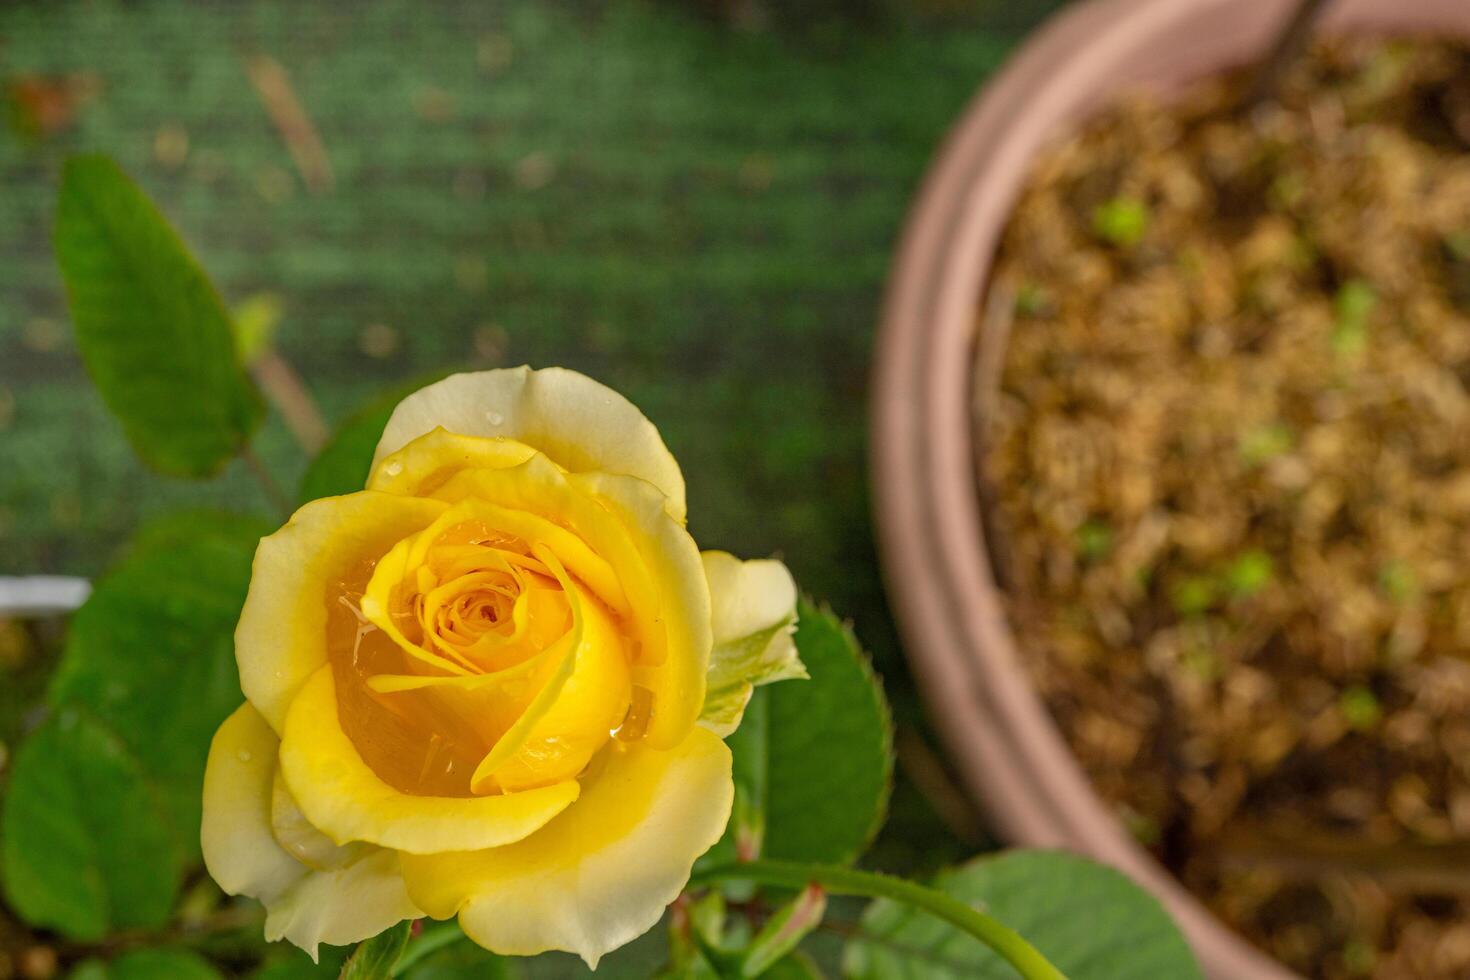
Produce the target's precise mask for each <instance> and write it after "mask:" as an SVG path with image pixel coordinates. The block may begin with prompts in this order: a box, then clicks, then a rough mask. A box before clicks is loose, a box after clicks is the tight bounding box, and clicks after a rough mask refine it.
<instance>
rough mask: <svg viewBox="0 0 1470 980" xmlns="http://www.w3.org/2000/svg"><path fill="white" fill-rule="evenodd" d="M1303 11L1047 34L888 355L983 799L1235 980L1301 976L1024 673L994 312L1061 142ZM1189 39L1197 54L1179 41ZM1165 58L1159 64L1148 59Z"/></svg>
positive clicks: (1442, 17)
mask: <svg viewBox="0 0 1470 980" xmlns="http://www.w3.org/2000/svg"><path fill="white" fill-rule="evenodd" d="M1291 6H1292V0H1253V2H1252V3H1251V4H1248V5H1247V4H1241V3H1238V0H1088V2H1084V3H1081V4H1079V5H1077V6H1075V7H1072V8H1069V9H1067V10H1065V11H1063V12H1062V13H1060V14H1058V15H1056V16H1054V17H1053V18H1052V19H1051V20H1049V21H1048V22H1047V23H1046V24H1045V25H1044V26H1043V27H1042V29H1041V30H1039V31H1038V32H1037V33H1036V34H1034V35H1033V36H1032V37H1031V38H1030V39H1028V40H1027V41H1026V42H1025V43H1024V44H1023V45H1022V47H1021V48H1020V49H1019V51H1018V52H1017V53H1016V54H1015V55H1014V56H1013V57H1012V58H1011V60H1010V61H1009V62H1008V63H1007V64H1006V65H1005V67H1004V68H1003V69H1002V70H1001V71H1000V72H999V73H998V74H997V75H995V76H994V78H992V79H991V80H990V81H989V82H988V83H987V84H986V85H985V86H984V87H983V88H982V90H981V92H980V93H979V94H978V95H977V96H976V97H975V98H974V100H973V101H972V102H971V103H970V104H969V105H968V106H967V107H966V109H965V110H964V112H963V114H962V115H961V117H960V119H959V121H958V123H957V124H956V125H955V127H954V129H953V130H952V131H951V133H950V135H949V136H948V138H947V139H946V141H945V143H944V144H943V146H942V147H941V149H940V152H939V154H938V155H937V157H936V161H935V162H934V163H933V164H932V165H931V168H930V171H929V173H928V174H927V176H926V177H925V180H924V183H923V186H922V188H921V190H920V193H919V195H918V197H917V199H916V202H915V204H914V205H913V207H912V209H911V211H910V215H909V219H908V221H907V224H906V226H905V229H904V233H903V236H902V238H901V240H900V242H899V246H898V249H897V251H896V253H895V259H894V263H893V266H892V269H891V271H890V277H889V282H888V289H887V294H886V296H885V300H884V308H883V313H882V320H881V325H880V329H879V333H878V338H877V343H876V344H875V348H874V367H873V389H872V392H873V394H872V405H871V411H872V415H871V425H872V431H873V437H872V445H871V456H870V466H871V470H872V477H873V484H874V517H875V520H876V524H877V529H878V546H879V555H880V558H881V561H882V567H883V572H884V578H885V583H886V586H887V591H888V595H889V597H890V599H891V601H892V603H893V606H894V611H895V616H896V618H897V620H898V625H899V628H900V634H901V636H902V638H903V641H904V646H905V650H906V652H907V654H908V657H909V659H910V661H911V663H912V664H913V666H914V668H915V673H916V674H917V676H918V680H919V682H920V686H921V688H922V690H923V693H924V696H925V699H926V701H927V703H928V706H929V708H930V709H931V711H932V713H933V714H934V715H935V716H936V722H937V725H938V727H939V728H940V730H941V735H942V736H943V738H944V740H945V742H946V744H947V747H948V749H949V752H950V755H951V757H952V758H954V759H955V760H956V762H957V763H958V764H959V768H960V769H961V772H962V775H963V777H964V780H965V782H966V785H967V787H968V788H969V789H970V790H971V791H972V792H973V793H974V794H975V795H976V796H978V797H979V798H980V800H981V801H982V803H983V805H984V806H985V809H986V811H987V813H988V814H989V816H990V818H991V820H992V822H993V823H994V824H995V825H996V828H997V830H998V831H999V832H1000V834H1001V836H1002V837H1003V838H1005V839H1006V840H1008V841H1010V842H1013V843H1017V844H1022V845H1026V846H1033V847H1065V848H1068V849H1071V850H1075V851H1078V852H1080V853H1083V854H1086V855H1088V856H1091V857H1093V858H1095V859H1098V860H1100V861H1103V862H1104V863H1107V864H1110V865H1113V866H1114V867H1116V868H1118V869H1119V870H1121V871H1123V872H1125V873H1127V874H1128V875H1129V876H1130V877H1132V878H1134V880H1136V881H1138V882H1139V883H1140V884H1141V885H1143V886H1144V887H1145V888H1147V889H1148V890H1150V891H1151V892H1153V894H1154V895H1156V896H1157V897H1158V898H1159V899H1161V900H1162V901H1163V902H1164V904H1165V905H1166V906H1167V907H1168V909H1169V911H1170V912H1171V913H1172V914H1173V915H1174V917H1175V919H1176V920H1177V921H1178V923H1179V925H1180V926H1181V928H1182V929H1183V930H1184V932H1185V934H1186V936H1188V938H1189V940H1190V942H1191V944H1192V945H1193V947H1194V949H1195V952H1196V953H1197V954H1198V956H1199V958H1200V961H1201V965H1202V966H1203V967H1204V969H1205V971H1206V973H1207V974H1208V975H1210V976H1212V977H1217V978H1230V980H1238V978H1252V980H1290V978H1293V977H1295V976H1296V974H1294V973H1292V972H1291V971H1289V970H1287V969H1286V968H1285V967H1284V966H1282V965H1281V964H1279V963H1277V962H1276V961H1275V960H1273V959H1271V958H1270V957H1268V956H1267V955H1266V954H1265V953H1263V952H1261V951H1260V950H1258V949H1256V948H1255V947H1254V946H1252V945H1250V944H1249V943H1248V942H1246V941H1245V940H1244V939H1243V938H1242V937H1240V936H1238V935H1237V934H1235V933H1234V932H1232V931H1230V930H1229V929H1228V928H1227V927H1226V926H1225V925H1224V924H1223V923H1222V922H1220V921H1219V920H1217V919H1216V918H1215V917H1214V916H1213V915H1212V914H1211V913H1210V912H1209V911H1208V910H1207V909H1206V908H1205V906H1204V905H1203V903H1201V902H1200V901H1199V900H1198V899H1196V898H1195V897H1194V896H1193V895H1192V894H1190V893H1189V892H1188V891H1187V890H1186V889H1185V888H1184V887H1183V886H1182V884H1180V883H1179V882H1178V881H1177V880H1176V879H1175V878H1174V877H1173V875H1172V874H1171V873H1170V872H1168V871H1167V870H1166V869H1165V868H1164V867H1163V866H1162V865H1160V864H1159V863H1158V862H1157V861H1155V860H1154V858H1153V857H1152V856H1151V855H1149V854H1148V853H1147V852H1146V851H1145V850H1144V849H1143V848H1142V847H1141V846H1140V845H1139V844H1138V843H1137V842H1136V841H1135V840H1133V838H1132V837H1131V836H1129V835H1128V834H1127V833H1126V832H1125V831H1124V830H1123V828H1122V827H1121V826H1120V825H1119V824H1118V822H1117V821H1116V820H1115V819H1114V817H1113V816H1112V814H1111V812H1110V810H1109V809H1108V808H1107V806H1106V805H1105V804H1104V803H1103V801H1102V800H1101V798H1100V797H1098V795H1097V794H1096V792H1095V791H1094V790H1093V788H1092V786H1091V784H1090V783H1089V781H1088V779H1087V777H1086V775H1085V774H1084V773H1083V771H1082V769H1081V766H1080V765H1079V764H1078V762H1077V760H1076V758H1075V757H1074V756H1073V754H1072V752H1071V749H1070V748H1069V747H1068V745H1067V744H1066V741H1065V739H1064V738H1063V736H1062V734H1061V732H1060V730H1059V729H1058V728H1057V726H1056V725H1055V724H1054V723H1053V722H1052V720H1051V717H1050V715H1049V713H1048V712H1047V709H1046V707H1045V705H1044V704H1043V703H1042V701H1041V699H1040V697H1039V696H1038V695H1037V693H1036V692H1035V690H1034V689H1033V688H1032V686H1031V683H1030V681H1029V679H1028V677H1027V675H1026V673H1025V670H1024V668H1023V666H1022V661H1021V656H1020V653H1019V651H1018V649H1017V644H1016V640H1015V637H1014V635H1013V633H1012V632H1011V630H1010V627H1009V625H1008V623H1007V620H1006V614H1005V611H1004V608H1003V607H1002V605H1001V602H1000V594H999V589H998V587H997V584H996V581H995V578H994V575H993V573H992V569H991V567H990V564H989V559H988V557H987V554H986V551H985V534H984V529H983V526H982V524H981V516H980V512H981V506H980V502H979V498H978V493H977V483H976V469H975V455H974V443H973V428H972V425H973V416H972V409H971V405H972V390H973V372H974V368H975V356H974V354H975V333H976V314H977V311H978V310H979V308H980V302H981V297H982V296H983V291H984V287H985V285H986V282H987V279H988V275H989V265H990V261H991V258H992V257H993V254H994V250H995V247H996V244H997V242H998V239H999V235H1000V232H1001V230H1002V229H1003V228H1004V226H1005V224H1006V222H1007V220H1008V219H1009V215H1010V212H1011V210H1012V206H1013V204H1014V202H1015V199H1016V197H1017V196H1018V194H1019V192H1020V189H1021V187H1022V185H1023V183H1024V181H1025V180H1026V178H1027V177H1028V176H1029V173H1030V170H1031V166H1030V164H1031V161H1032V159H1033V158H1034V156H1035V153H1036V152H1037V150H1039V149H1040V148H1042V147H1043V146H1044V145H1046V144H1047V143H1048V142H1049V141H1050V139H1051V137H1052V136H1053V135H1054V132H1055V131H1056V129H1057V128H1066V127H1067V126H1068V125H1069V124H1071V123H1073V122H1075V120H1076V119H1077V118H1079V117H1081V116H1084V115H1086V114H1087V113H1088V112H1089V111H1091V109H1092V108H1094V107H1095V106H1096V105H1097V104H1099V103H1105V102H1107V101H1109V100H1111V98H1112V97H1113V96H1115V95H1117V94H1118V93H1119V92H1120V91H1122V90H1125V89H1127V88H1130V87H1133V86H1136V85H1145V86H1149V87H1154V88H1159V87H1163V88H1168V87H1173V86H1177V85H1179V84H1183V83H1187V82H1190V81H1193V80H1195V79H1197V78H1199V77H1201V76H1205V75H1209V74H1215V73H1218V72H1219V71H1220V70H1223V69H1226V68H1228V67H1230V66H1231V65H1232V64H1235V63H1239V62H1241V61H1244V60H1247V59H1248V58H1250V57H1252V56H1253V54H1254V53H1256V52H1259V51H1261V50H1263V49H1264V48H1265V47H1266V45H1267V44H1268V43H1269V42H1270V40H1271V39H1272V38H1273V37H1274V36H1275V33H1276V30H1277V28H1278V25H1279V24H1281V23H1282V18H1283V17H1285V16H1287V15H1288V14H1289V12H1290V7H1291ZM1211 17H1213V18H1214V20H1213V21H1210V20H1209V19H1210V18H1211ZM1207 22H1208V26H1206V25H1207ZM1323 27H1324V29H1326V30H1328V31H1334V30H1335V31H1344V30H1350V31H1359V30H1378V31H1384V32H1388V33H1395V34H1408V33H1414V32H1422V31H1428V32H1440V33H1450V34H1458V35H1462V36H1470V7H1466V6H1464V5H1462V0H1419V2H1416V3H1414V4H1404V3H1402V2H1400V0H1338V2H1337V3H1336V4H1334V5H1333V6H1332V7H1331V8H1329V11H1328V13H1327V15H1326V18H1325V20H1324V24H1323ZM1206 30H1208V31H1209V33H1208V36H1206ZM1191 32H1192V33H1193V35H1195V37H1194V46H1193V47H1191V45H1189V44H1177V45H1176V44H1173V43H1172V42H1173V41H1175V40H1177V39H1178V38H1179V37H1180V36H1181V35H1183V36H1186V37H1188V36H1189V35H1190V34H1191ZM1161 41H1169V42H1171V43H1170V44H1169V45H1168V50H1163V49H1162V48H1160V46H1159V42H1161ZM1148 47H1152V48H1154V50H1153V51H1151V52H1150V54H1151V56H1152V60H1150V59H1148V58H1140V57H1139V56H1138V55H1139V52H1140V51H1142V50H1144V49H1145V48H1148ZM1201 49H1206V50H1204V53H1203V54H1202V53H1201ZM1202 59H1207V60H1202Z"/></svg>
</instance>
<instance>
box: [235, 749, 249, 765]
mask: <svg viewBox="0 0 1470 980" xmlns="http://www.w3.org/2000/svg"><path fill="white" fill-rule="evenodd" d="M235 754H236V755H237V756H238V757H239V759H240V761H241V762H249V761H250V750H249V749H241V750H240V751H239V752H237V753H235Z"/></svg>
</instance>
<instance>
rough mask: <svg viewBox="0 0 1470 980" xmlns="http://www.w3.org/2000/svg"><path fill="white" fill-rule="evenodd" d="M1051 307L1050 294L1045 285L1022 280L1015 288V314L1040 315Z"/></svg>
mask: <svg viewBox="0 0 1470 980" xmlns="http://www.w3.org/2000/svg"><path fill="white" fill-rule="evenodd" d="M1049 309H1051V294H1050V293H1048V292H1047V291H1046V287H1044V286H1041V285H1038V284H1037V283H1034V282H1024V283H1022V284H1021V288H1019V289H1017V290H1016V315H1017V316H1040V315H1041V314H1043V313H1045V312H1046V311H1047V310H1049Z"/></svg>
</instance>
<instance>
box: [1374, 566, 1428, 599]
mask: <svg viewBox="0 0 1470 980" xmlns="http://www.w3.org/2000/svg"><path fill="white" fill-rule="evenodd" d="M1378 584H1379V586H1381V587H1382V588H1383V591H1384V593H1385V594H1387V596H1388V597H1389V598H1390V599H1392V600H1393V601H1394V602H1409V601H1411V600H1412V599H1413V598H1414V597H1415V596H1417V595H1418V594H1419V579H1418V577H1417V576H1415V575H1414V569H1412V568H1410V567H1409V565H1408V564H1407V563H1406V562H1402V561H1391V562H1389V563H1388V564H1387V565H1384V566H1383V568H1382V569H1381V570H1380V571H1379V572H1378Z"/></svg>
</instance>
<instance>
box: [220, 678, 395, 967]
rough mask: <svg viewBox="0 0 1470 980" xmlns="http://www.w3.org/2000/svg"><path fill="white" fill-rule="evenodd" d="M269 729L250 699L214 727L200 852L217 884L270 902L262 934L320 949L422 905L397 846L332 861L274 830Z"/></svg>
mask: <svg viewBox="0 0 1470 980" xmlns="http://www.w3.org/2000/svg"><path fill="white" fill-rule="evenodd" d="M277 746H278V742H277V740H276V735H275V732H273V731H271V728H270V726H269V725H268V724H266V721H265V719H264V718H263V717H261V715H260V713H259V712H258V711H256V710H255V709H254V708H252V707H251V706H250V705H249V704H244V705H241V706H240V707H239V708H238V709H237V710H236V711H235V713H234V714H232V715H230V717H229V718H226V719H225V721H224V723H223V724H222V725H220V727H219V731H218V732H216V733H215V736H214V742H213V743H212V744H211V746H210V750H209V763H208V766H207V768H206V769H205V773H204V823H203V827H202V830H201V833H200V841H201V843H202V844H203V847H204V862H205V865H206V866H207V867H208V868H209V873H210V874H211V875H212V876H213V877H214V880H215V881H216V882H218V883H219V886H220V887H221V888H223V889H224V890H225V891H226V892H229V893H230V894H232V895H250V896H253V897H255V898H259V899H260V900H261V901H262V902H263V903H265V906H266V923H265V933H266V938H267V939H268V940H271V941H274V940H277V939H282V938H285V939H289V940H290V941H291V942H293V943H295V944H296V945H297V946H300V947H301V948H302V949H304V950H306V951H307V952H308V953H310V954H311V955H312V957H313V958H315V957H316V950H317V945H318V944H319V943H329V944H331V945H334V946H341V945H347V944H349V943H355V942H358V941H359V940H362V939H366V938H368V937H369V936H375V935H377V934H378V933H380V932H382V931H383V930H384V929H386V928H388V927H389V926H391V925H393V924H395V923H397V922H401V921H402V920H404V919H416V918H418V917H420V916H422V915H423V913H422V912H421V911H419V909H418V907H417V906H415V905H414V904H413V902H411V901H410V900H409V898H408V893H407V891H406V890H405V889H404V885H403V876H402V875H401V874H400V873H399V869H398V855H397V854H395V853H393V852H392V851H387V850H383V849H382V848H377V847H364V848H362V850H361V852H360V853H359V854H357V855H355V857H354V859H353V860H350V861H348V862H347V863H345V864H343V865H341V866H340V867H337V868H335V869H333V870H330V871H313V870H312V869H310V868H308V867H307V866H306V865H304V864H300V863H298V862H297V861H296V860H295V859H294V858H293V857H292V856H291V855H290V854H289V853H287V852H286V851H285V850H284V849H283V848H282V847H281V846H280V845H279V844H278V843H277V842H276V839H275V836H274V834H273V833H272V831H271V797H272V793H271V786H272V783H273V781H274V778H275V773H276V750H277Z"/></svg>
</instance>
